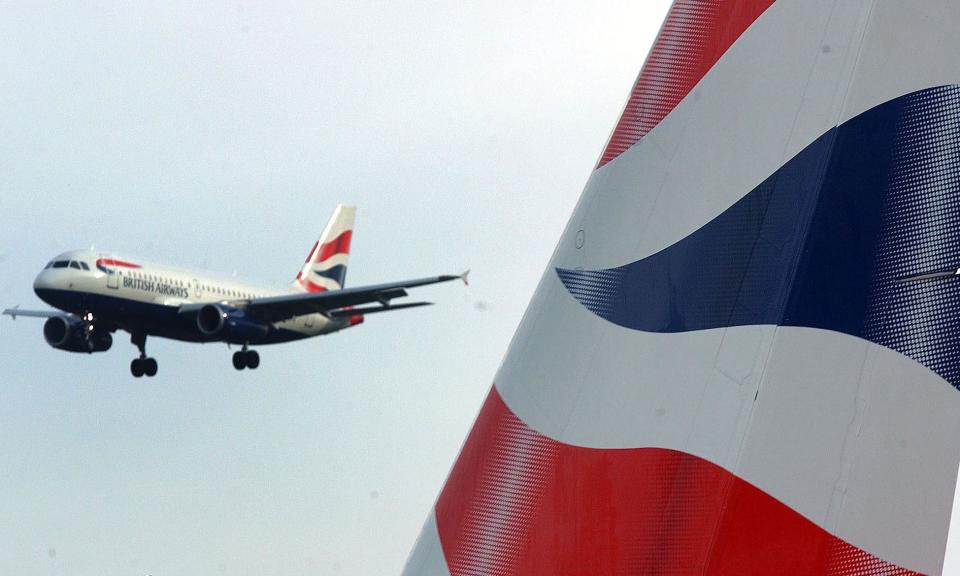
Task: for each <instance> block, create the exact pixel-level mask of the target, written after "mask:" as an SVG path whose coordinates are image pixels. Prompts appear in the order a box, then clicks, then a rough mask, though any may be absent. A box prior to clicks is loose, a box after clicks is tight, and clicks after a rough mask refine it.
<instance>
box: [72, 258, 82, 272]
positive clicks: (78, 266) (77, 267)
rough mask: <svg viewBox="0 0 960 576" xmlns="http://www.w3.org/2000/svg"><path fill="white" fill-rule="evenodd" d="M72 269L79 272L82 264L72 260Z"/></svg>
mask: <svg viewBox="0 0 960 576" xmlns="http://www.w3.org/2000/svg"><path fill="white" fill-rule="evenodd" d="M70 267H71V268H76V269H77V270H79V269H80V263H79V262H77V261H76V260H71V261H70Z"/></svg>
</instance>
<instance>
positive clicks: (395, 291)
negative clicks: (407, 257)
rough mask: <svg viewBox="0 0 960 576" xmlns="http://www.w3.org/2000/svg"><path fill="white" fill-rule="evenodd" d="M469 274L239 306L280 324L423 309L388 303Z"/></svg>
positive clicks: (276, 298)
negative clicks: (311, 316) (419, 288)
mask: <svg viewBox="0 0 960 576" xmlns="http://www.w3.org/2000/svg"><path fill="white" fill-rule="evenodd" d="M469 272H470V271H469V270H467V271H466V272H464V273H463V274H456V275H454V274H445V275H442V276H430V277H427V278H417V279H415V280H404V281H400V282H388V283H386V284H374V285H370V286H358V287H356V288H344V289H343V290H329V291H326V292H304V293H297V294H284V295H282V296H269V297H266V298H254V299H252V300H248V301H246V302H244V303H241V304H240V306H239V307H240V308H243V309H244V310H246V311H247V313H249V314H250V316H252V317H253V318H256V319H257V320H260V321H261V322H281V321H283V320H289V319H290V318H295V317H297V316H304V315H307V314H315V313H320V314H323V315H325V316H329V317H331V318H339V317H344V316H351V315H356V314H373V313H376V312H388V311H391V310H401V309H404V308H415V307H418V306H427V305H429V304H430V303H429V302H410V303H405V304H391V301H392V300H393V299H395V298H401V297H403V296H406V295H407V290H406V289H407V288H415V287H417V286H426V285H429V284H439V283H441V282H449V281H451V280H462V281H463V282H464V284H466V283H467V275H468V274H469ZM373 303H377V304H379V305H378V306H367V307H363V308H352V307H353V306H360V305H362V304H373ZM195 306H201V305H199V304H191V305H187V306H183V307H181V310H182V311H185V310H186V309H188V308H191V307H195Z"/></svg>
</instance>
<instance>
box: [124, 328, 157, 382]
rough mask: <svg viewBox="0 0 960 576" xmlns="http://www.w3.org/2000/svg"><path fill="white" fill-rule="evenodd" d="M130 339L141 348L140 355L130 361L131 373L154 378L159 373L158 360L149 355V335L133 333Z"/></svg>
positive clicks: (136, 375)
mask: <svg viewBox="0 0 960 576" xmlns="http://www.w3.org/2000/svg"><path fill="white" fill-rule="evenodd" d="M130 341H131V342H132V343H133V344H134V345H135V346H136V347H137V349H138V350H140V357H139V358H134V359H133V360H132V361H131V362H130V373H131V374H133V377H134V378H140V377H141V376H146V377H148V378H152V377H153V376H156V375H157V360H156V359H155V358H148V357H147V335H146V334H133V335H132V336H131V337H130Z"/></svg>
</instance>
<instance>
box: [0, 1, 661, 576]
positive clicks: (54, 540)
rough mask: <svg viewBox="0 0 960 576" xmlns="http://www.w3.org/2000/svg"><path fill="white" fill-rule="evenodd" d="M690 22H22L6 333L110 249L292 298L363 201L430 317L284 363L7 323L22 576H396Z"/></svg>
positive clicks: (378, 7)
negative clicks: (581, 208) (42, 277)
mask: <svg viewBox="0 0 960 576" xmlns="http://www.w3.org/2000/svg"><path fill="white" fill-rule="evenodd" d="M666 7H667V2H664V1H658V2H646V1H645V2H625V1H604V2H592V3H580V2H570V3H565V4H564V3H554V2H549V3H548V2H523V3H516V2H475V3H462V2H458V3H444V2H368V3H360V2H341V3H305V2H304V3H297V2H263V3H249V2H241V3H235V2H234V3H222V2H199V3H197V2H177V1H174V2H165V3H142V4H140V5H134V4H130V3H119V2H117V3H113V2H95V3H63V4H59V3H49V4H46V5H39V3H37V2H32V1H30V2H27V1H22V2H21V1H14V2H10V1H0V13H2V14H3V18H0V70H3V72H2V73H0V199H2V209H3V215H4V222H5V224H4V226H3V227H0V268H2V271H3V273H2V274H0V306H8V305H13V304H17V303H20V304H22V305H24V306H33V307H37V306H40V305H41V304H40V303H39V302H38V301H37V299H36V298H35V296H33V294H32V291H31V283H32V280H33V276H34V275H35V274H36V272H37V271H38V269H39V268H40V267H41V266H42V265H43V264H44V263H45V262H46V261H47V260H48V259H49V258H50V257H51V256H52V255H54V254H56V253H58V252H60V251H63V250H66V249H69V248H74V247H80V248H84V247H88V246H90V245H91V244H94V245H96V246H97V247H98V248H100V249H104V250H115V251H119V252H120V253H122V254H131V255H134V256H139V257H147V258H150V259H155V260H160V261H165V262H169V263H172V264H181V265H184V266H189V267H208V268H211V269H214V270H219V271H223V272H227V273H230V272H233V271H236V272H237V274H238V275H240V276H243V277H246V278H250V279H252V280H261V281H263V282H268V283H275V284H285V283H287V282H289V281H290V280H291V279H292V278H293V276H294V275H295V274H296V271H297V270H298V269H299V267H300V265H301V263H302V261H303V258H304V257H305V256H306V252H307V251H308V250H309V248H310V247H311V245H312V244H313V241H314V240H315V239H316V237H317V236H318V235H319V233H320V230H321V228H322V226H323V224H324V223H325V222H326V219H327V217H328V215H329V213H330V211H331V210H332V209H333V207H334V205H335V204H336V203H337V202H339V201H346V202H353V203H356V204H357V205H358V206H359V207H360V211H359V214H358V217H357V226H356V235H355V237H354V244H353V254H352V257H351V262H350V272H349V275H348V282H349V284H352V285H358V284H361V283H368V282H378V281H385V280H393V279H401V278H406V277H416V276H421V275H428V274H436V273H446V272H459V271H461V270H462V269H464V268H467V267H470V268H472V269H473V274H472V279H473V282H472V285H471V286H470V287H469V288H468V289H465V288H463V287H462V286H458V285H452V284H451V285H443V286H437V287H434V288H427V289H423V290H420V291H419V292H418V296H421V295H422V296H424V297H426V298H428V299H432V300H434V301H436V302H437V303H438V305H437V306H435V307H433V308H430V309H422V310H415V311H409V312H404V313H396V314H391V315H381V316H377V317H371V318H370V319H368V321H367V322H366V323H365V324H363V325H362V326H361V327H359V328H358V329H354V330H350V331H347V332H344V333H341V334H338V335H334V336H329V337H324V338H318V339H314V340H309V341H306V342H300V343H295V344H290V345H285V346H278V347H271V348H264V349H262V350H261V358H262V365H261V367H260V369H259V370H258V371H257V372H253V373H250V372H244V373H241V374H238V373H236V372H234V370H233V368H232V367H231V365H230V355H229V352H228V351H227V350H226V348H225V347H223V346H219V345H207V346H197V345H188V344H182V343H175V342H166V341H161V340H151V341H150V342H148V347H149V350H150V353H151V355H153V356H155V357H156V358H157V359H158V361H159V363H160V373H159V375H158V376H157V377H156V378H154V379H152V380H146V379H144V380H133V379H132V378H131V377H130V376H129V373H128V363H129V361H130V359H131V358H133V356H134V355H135V348H134V347H133V346H131V345H130V344H129V343H128V342H127V341H126V339H125V338H117V339H116V340H115V344H114V348H113V349H112V350H110V351H109V352H107V353H106V354H101V355H94V356H91V357H87V356H81V355H72V354H67V353H63V352H60V351H57V350H53V349H51V348H49V347H48V346H46V345H45V344H44V342H43V339H42V336H41V323H39V322H37V321H30V320H18V321H16V322H12V321H10V320H9V319H3V320H4V321H2V322H0V346H2V347H3V353H2V354H0V382H2V386H0V461H2V465H0V485H2V486H3V489H2V491H0V518H3V522H0V542H2V544H0V573H3V574H18V575H35V574H44V575H46V574H63V575H66V574H70V575H87V574H89V575H93V574H97V575H104V574H105V575H113V574H116V575H120V574H123V575H127V574H153V575H154V576H161V575H164V574H231V575H247V574H249V575H254V574H257V575H261V574H284V575H297V574H338V573H342V574H362V573H366V574H391V573H398V572H399V571H400V569H401V567H402V565H403V562H404V561H405V559H406V556H407V553H408V552H409V550H410V548H411V547H412V545H413V542H414V540H415V539H416V536H417V534H418V533H419V530H420V527H421V525H422V523H423V521H424V519H425V518H426V516H427V514H428V513H429V511H430V509H431V506H432V504H433V501H434V499H435V498H436V496H437V493H438V491H439V489H440V487H441V486H442V484H443V481H444V479H445V477H446V474H447V471H448V470H449V468H450V466H451V465H452V463H453V460H454V458H455V456H456V453H457V451H458V449H459V447H460V444H461V443H462V441H463V439H464V437H465V436H466V433H467V431H468V430H469V427H470V425H471V424H472V422H473V419H474V417H475V415H476V413H477V411H478V410H479V408H480V404H481V402H482V400H483V398H484V396H485V395H486V393H487V391H488V390H489V388H490V385H491V380H492V378H493V375H494V372H495V371H496V368H497V366H498V364H499V362H500V358H501V356H502V354H503V353H504V351H505V350H506V346H507V343H508V341H509V339H510V337H511V336H512V334H513V330H514V329H515V328H516V326H517V324H518V323H519V320H520V316H521V315H522V313H523V310H524V309H525V307H526V304H527V301H528V299H529V298H530V296H531V294H532V292H533V289H534V287H535V285H536V282H537V281H538V280H539V277H540V275H541V273H542V271H543V268H544V266H545V265H546V261H547V258H548V257H549V254H550V253H551V251H552V250H553V246H554V243H555V242H556V240H557V238H558V237H559V235H560V232H561V230H562V228H563V225H564V224H565V222H566V219H567V217H568V216H569V214H570V212H571V211H572V209H573V205H574V203H575V202H576V199H577V198H578V196H579V194H580V191H581V189H582V187H583V184H584V182H585V181H586V179H587V177H588V175H589V174H590V171H591V169H592V167H593V165H594V163H595V161H596V159H597V156H598V155H599V153H600V150H601V148H602V146H603V144H604V141H605V140H606V137H607V135H608V134H609V131H610V129H611V128H612V126H613V124H614V122H615V120H616V118H617V115H618V113H619V111H620V108H621V107H622V105H623V102H624V101H625V98H626V96H627V92H628V90H629V88H630V85H631V83H632V81H633V79H634V77H635V76H636V74H637V72H638V70H639V67H640V64H641V63H642V60H643V58H644V57H645V55H646V51H647V47H648V45H649V43H650V42H651V41H652V38H653V35H654V34H655V32H656V29H657V28H658V26H659V24H660V22H661V20H662V18H663V14H664V13H665V11H666Z"/></svg>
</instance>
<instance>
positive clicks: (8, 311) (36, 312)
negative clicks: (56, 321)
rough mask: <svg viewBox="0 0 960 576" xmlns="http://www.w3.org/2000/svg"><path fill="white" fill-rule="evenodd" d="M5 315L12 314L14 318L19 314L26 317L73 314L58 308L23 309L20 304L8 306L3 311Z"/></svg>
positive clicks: (51, 316)
mask: <svg viewBox="0 0 960 576" xmlns="http://www.w3.org/2000/svg"><path fill="white" fill-rule="evenodd" d="M3 315H4V316H10V317H11V318H13V319H14V320H16V319H17V316H23V317H24V318H54V317H56V316H72V314H67V313H66V312H60V311H58V310H21V309H20V306H19V305H17V306H14V307H13V308H7V309H6V310H4V311H3Z"/></svg>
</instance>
